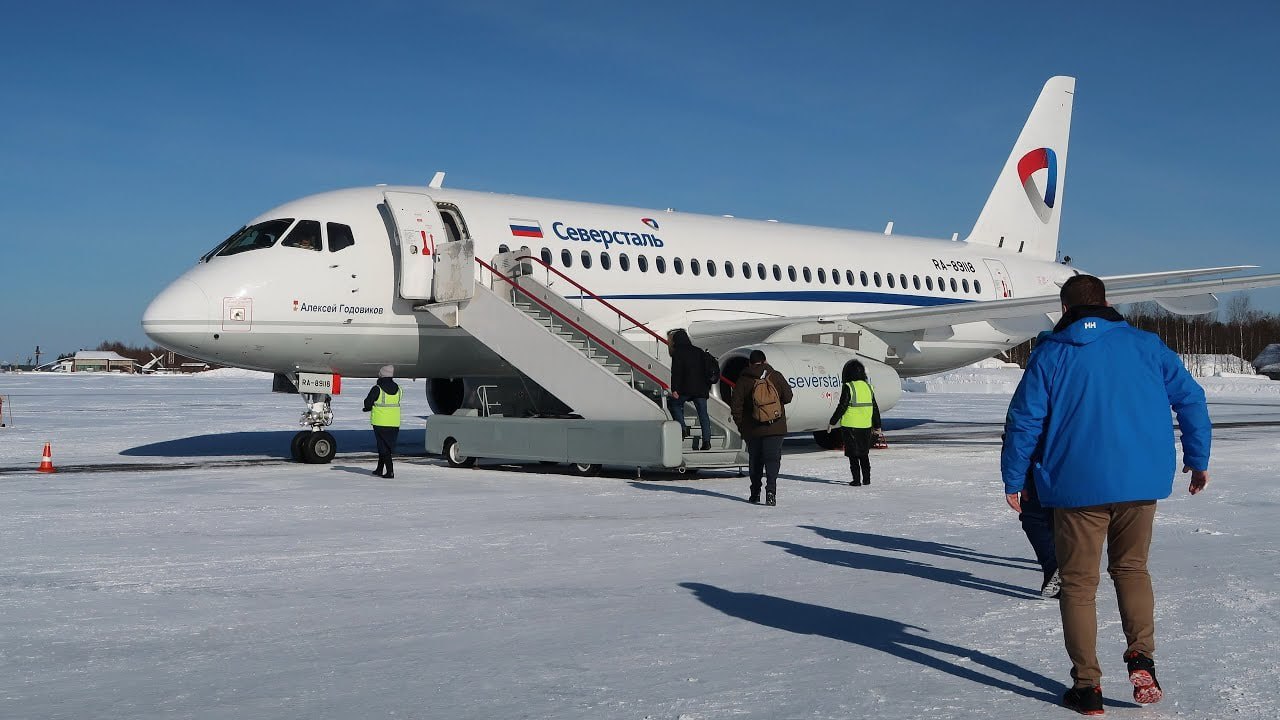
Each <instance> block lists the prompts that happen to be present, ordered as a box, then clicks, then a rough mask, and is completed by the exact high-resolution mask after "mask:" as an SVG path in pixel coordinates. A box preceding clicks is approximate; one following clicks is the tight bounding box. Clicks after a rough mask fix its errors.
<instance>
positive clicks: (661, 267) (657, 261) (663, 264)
mask: <svg viewBox="0 0 1280 720" xmlns="http://www.w3.org/2000/svg"><path fill="white" fill-rule="evenodd" d="M653 266H654V267H655V268H657V269H658V272H660V273H664V272H666V271H667V259H666V258H664V257H662V256H661V255H659V256H658V257H656V258H654V259H653Z"/></svg>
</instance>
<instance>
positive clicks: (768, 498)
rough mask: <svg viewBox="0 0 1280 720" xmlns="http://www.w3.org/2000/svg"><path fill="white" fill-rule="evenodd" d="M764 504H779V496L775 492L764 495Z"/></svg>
mask: <svg viewBox="0 0 1280 720" xmlns="http://www.w3.org/2000/svg"><path fill="white" fill-rule="evenodd" d="M764 504H765V505H777V504H778V498H777V496H776V495H774V494H773V493H769V494H768V495H765V496H764Z"/></svg>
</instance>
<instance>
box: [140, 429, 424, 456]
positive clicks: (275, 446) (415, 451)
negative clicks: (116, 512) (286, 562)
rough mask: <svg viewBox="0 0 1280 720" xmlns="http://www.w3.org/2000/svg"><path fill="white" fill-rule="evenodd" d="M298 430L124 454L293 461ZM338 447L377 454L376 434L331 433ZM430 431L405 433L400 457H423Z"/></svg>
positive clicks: (181, 442)
mask: <svg viewBox="0 0 1280 720" xmlns="http://www.w3.org/2000/svg"><path fill="white" fill-rule="evenodd" d="M296 432H297V430H263V431H245V432H228V433H210V434H207V435H192V436H191V437H185V438H176V439H174V440H162V441H160V442H154V443H148V444H146V445H138V446H136V447H131V448H127V449H125V450H121V451H120V454H121V455H125V456H130V457H227V456H235V455H266V456H269V457H281V458H287V457H289V441H291V440H292V439H293V435H294V433H296ZM329 432H330V433H331V434H332V435H333V437H334V440H336V441H337V443H338V456H339V457H341V456H342V455H343V454H344V453H376V452H377V451H378V449H377V447H376V446H375V445H374V441H373V433H372V432H371V431H369V430H330V431H329ZM425 444H426V430H425V429H419V430H410V429H402V430H401V431H400V437H399V438H398V440H397V442H396V455H397V456H401V455H403V456H411V457H412V456H422V455H424V454H425V453H424V452H423V450H422V449H423V447H424V446H425Z"/></svg>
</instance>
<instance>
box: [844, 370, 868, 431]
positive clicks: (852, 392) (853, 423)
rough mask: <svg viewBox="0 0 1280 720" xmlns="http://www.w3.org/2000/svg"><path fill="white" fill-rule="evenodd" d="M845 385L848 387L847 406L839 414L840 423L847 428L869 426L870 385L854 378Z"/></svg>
mask: <svg viewBox="0 0 1280 720" xmlns="http://www.w3.org/2000/svg"><path fill="white" fill-rule="evenodd" d="M845 387H847V388H849V408H848V409H847V410H845V411H844V415H841V416H840V425H841V426H842V427H848V428H869V427H871V407H872V403H871V393H872V390H871V385H870V384H868V383H867V381H866V380H854V381H853V382H848V383H845ZM864 398H865V400H864Z"/></svg>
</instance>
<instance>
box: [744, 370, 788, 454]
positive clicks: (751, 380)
mask: <svg viewBox="0 0 1280 720" xmlns="http://www.w3.org/2000/svg"><path fill="white" fill-rule="evenodd" d="M765 375H767V376H768V379H769V382H771V383H773V386H774V387H775V388H777V390H778V399H779V400H781V401H782V405H783V408H782V417H780V418H778V419H777V420H775V421H773V422H772V423H770V424H768V425H766V424H764V423H760V422H757V421H756V419H755V416H754V415H753V414H752V412H751V411H752V410H753V409H754V408H753V407H752V402H751V388H752V387H753V386H754V385H755V381H756V380H758V379H759V378H761V377H764V376H765ZM791 398H792V393H791V386H790V385H788V384H787V379H786V378H784V377H782V374H781V373H779V372H778V371H777V370H774V369H773V366H771V365H770V364H769V363H763V364H761V365H748V366H747V367H746V368H744V369H743V371H742V373H741V374H740V375H738V380H737V386H736V387H734V389H733V396H732V397H731V398H730V403H729V409H730V410H732V411H733V421H734V422H735V423H737V424H738V432H740V433H742V437H744V438H753V437H768V436H770V435H786V434H787V408H786V405H787V403H789V402H791Z"/></svg>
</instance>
